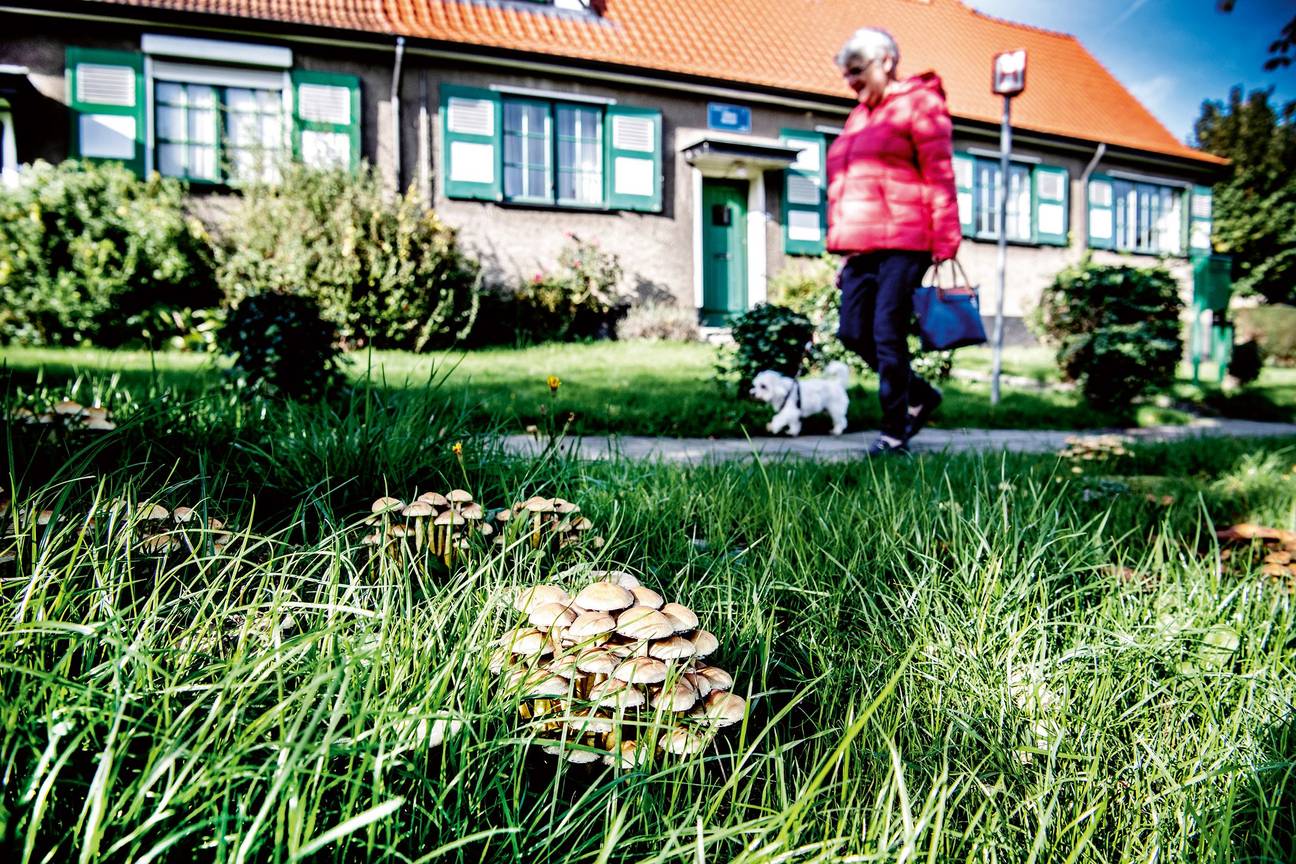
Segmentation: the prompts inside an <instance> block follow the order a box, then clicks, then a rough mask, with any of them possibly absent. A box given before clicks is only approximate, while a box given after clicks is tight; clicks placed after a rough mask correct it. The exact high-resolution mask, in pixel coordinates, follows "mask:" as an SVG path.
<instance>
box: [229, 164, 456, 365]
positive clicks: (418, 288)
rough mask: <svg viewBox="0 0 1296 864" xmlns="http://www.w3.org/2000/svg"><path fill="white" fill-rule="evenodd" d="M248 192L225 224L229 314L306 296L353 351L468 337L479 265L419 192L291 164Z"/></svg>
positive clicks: (365, 176)
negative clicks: (262, 299) (282, 297)
mask: <svg viewBox="0 0 1296 864" xmlns="http://www.w3.org/2000/svg"><path fill="white" fill-rule="evenodd" d="M281 173H282V180H281V181H280V182H279V183H277V184H274V185H268V184H253V185H251V186H249V187H248V188H247V189H246V191H245V193H244V196H243V198H242V201H241V202H240V204H239V206H238V207H237V208H236V209H235V210H234V212H233V213H232V214H231V216H230V218H229V219H227V220H226V222H225V225H224V231H223V237H222V240H223V241H224V242H223V243H222V249H221V256H220V258H221V260H220V266H219V269H218V276H219V279H220V284H221V287H222V288H223V289H224V291H225V296H226V299H227V300H228V302H229V303H230V304H231V305H235V304H238V303H240V302H241V301H242V300H243V299H244V298H246V297H251V296H255V295H258V294H297V293H300V294H306V295H309V296H310V297H312V298H314V300H315V302H316V305H317V306H318V308H319V312H320V314H321V315H322V316H323V317H324V320H326V321H328V322H330V323H332V324H334V325H335V326H336V327H337V329H338V331H339V333H340V334H341V336H342V338H343V340H345V341H346V342H347V343H348V344H351V345H361V344H366V343H370V344H372V345H373V346H374V347H378V348H401V349H405V350H411V351H425V350H430V349H433V348H440V347H446V346H448V345H452V344H454V343H456V342H457V341H459V340H461V339H463V338H464V337H465V336H467V334H468V332H469V331H470V330H471V328H472V326H473V323H474V321H475V319H476V315H477V308H478V294H479V292H478V287H479V284H480V279H479V271H480V268H479V266H478V264H477V262H476V261H474V260H473V259H471V258H469V257H468V256H467V255H466V254H464V253H463V251H462V250H461V249H460V248H459V243H458V236H457V234H456V232H455V230H454V229H453V228H450V227H449V226H447V225H446V224H445V223H444V222H442V221H441V220H439V219H438V218H437V217H436V214H434V213H433V212H432V211H430V210H426V209H424V208H423V207H422V206H421V205H420V204H419V203H418V200H417V198H416V197H415V195H414V193H413V191H412V190H411V191H410V192H409V193H408V194H406V195H403V196H396V197H392V196H391V195H390V194H388V193H386V192H385V191H384V190H383V188H382V185H381V183H380V182H379V180H378V176H377V173H376V172H375V171H374V170H373V168H372V167H370V166H368V165H365V166H364V167H362V168H361V169H360V170H359V171H358V172H355V173H353V172H350V171H344V170H320V169H315V168H308V167H306V166H303V165H298V164H292V165H285V166H283V168H282V169H281Z"/></svg>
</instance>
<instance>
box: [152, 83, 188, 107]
mask: <svg viewBox="0 0 1296 864" xmlns="http://www.w3.org/2000/svg"><path fill="white" fill-rule="evenodd" d="M157 101H158V102H165V103H167V104H169V105H183V104H185V89H184V85H182V84H171V83H168V82H165V81H159V82H158V85H157Z"/></svg>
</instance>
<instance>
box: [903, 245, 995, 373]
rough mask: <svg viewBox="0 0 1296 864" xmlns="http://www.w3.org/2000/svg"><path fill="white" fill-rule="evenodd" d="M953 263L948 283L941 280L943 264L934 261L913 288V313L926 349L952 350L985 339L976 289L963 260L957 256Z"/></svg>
mask: <svg viewBox="0 0 1296 864" xmlns="http://www.w3.org/2000/svg"><path fill="white" fill-rule="evenodd" d="M943 263H944V262H942V264H943ZM950 264H951V267H950V281H949V284H948V285H945V284H942V280H941V265H940V264H935V265H932V267H931V268H930V269H929V270H928V271H927V274H926V275H925V276H923V281H922V285H920V286H919V287H918V288H916V289H915V290H914V296H913V305H914V315H915V316H917V318H918V333H919V335H920V336H921V337H922V347H923V350H924V351H949V350H952V349H954V348H964V347H966V346H968V345H980V344H981V343H983V342H985V341H986V332H985V325H984V324H982V323H981V303H980V301H979V300H978V299H977V289H976V287H975V286H974V285H972V283H971V282H970V281H969V280H968V278H967V273H965V272H964V271H963V265H962V264H960V263H958V261H957V260H954V259H951V261H950Z"/></svg>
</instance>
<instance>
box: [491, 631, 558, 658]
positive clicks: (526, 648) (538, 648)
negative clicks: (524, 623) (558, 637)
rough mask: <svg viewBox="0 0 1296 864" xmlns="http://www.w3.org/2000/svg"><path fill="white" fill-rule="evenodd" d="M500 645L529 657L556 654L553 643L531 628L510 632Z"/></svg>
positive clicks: (502, 638) (504, 636)
mask: <svg viewBox="0 0 1296 864" xmlns="http://www.w3.org/2000/svg"><path fill="white" fill-rule="evenodd" d="M499 644H500V645H503V646H504V647H505V648H507V649H508V650H510V651H512V652H513V653H514V654H522V655H524V656H528V657H529V656H531V655H534V654H539V655H545V654H552V653H554V645H553V641H552V640H551V639H550V638H549V637H548V636H546V635H545V634H544V633H542V632H541V631H539V630H536V629H534V628H531V627H521V628H518V629H517V630H510V631H509V632H507V633H505V634H504V635H503V636H502V637H500V640H499Z"/></svg>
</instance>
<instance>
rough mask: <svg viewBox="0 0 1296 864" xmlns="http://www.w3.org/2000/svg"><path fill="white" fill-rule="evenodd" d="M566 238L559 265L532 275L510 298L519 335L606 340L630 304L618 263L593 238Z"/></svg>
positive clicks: (538, 340) (548, 339)
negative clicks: (621, 313)
mask: <svg viewBox="0 0 1296 864" xmlns="http://www.w3.org/2000/svg"><path fill="white" fill-rule="evenodd" d="M567 237H568V243H567V245H566V246H564V247H563V250H562V252H561V253H560V254H559V255H558V267H557V268H556V269H554V270H551V271H548V272H540V273H536V274H535V275H534V276H532V277H531V279H529V280H527V281H526V282H525V283H523V284H522V285H521V286H520V287H519V288H518V289H517V291H516V292H515V293H514V294H513V297H512V298H511V299H512V304H513V305H514V307H515V313H516V314H515V317H516V321H517V327H518V331H519V333H520V334H522V335H525V336H528V337H530V338H531V340H532V341H537V342H542V341H550V340H552V341H561V340H564V339H582V338H591V337H604V336H608V335H610V332H611V325H612V320H613V319H614V318H615V317H616V315H617V314H619V313H620V312H622V311H624V309H625V308H626V306H627V305H628V298H626V297H625V296H624V295H623V294H622V293H621V287H620V286H621V276H622V270H621V261H620V259H619V258H618V257H617V256H616V255H614V254H612V253H610V252H605V251H603V250H602V249H601V248H599V245H598V243H597V242H595V241H593V240H583V239H581V238H580V237H578V236H576V235H575V234H568V235H567Z"/></svg>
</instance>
